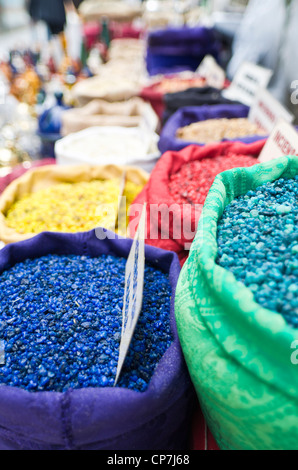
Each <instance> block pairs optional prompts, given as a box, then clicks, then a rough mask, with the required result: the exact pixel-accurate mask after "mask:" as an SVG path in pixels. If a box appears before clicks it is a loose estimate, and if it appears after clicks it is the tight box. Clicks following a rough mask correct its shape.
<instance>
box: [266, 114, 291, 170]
mask: <svg viewBox="0 0 298 470" xmlns="http://www.w3.org/2000/svg"><path fill="white" fill-rule="evenodd" d="M285 155H298V133H297V132H296V130H295V128H294V127H293V126H291V125H290V124H288V123H287V122H286V121H283V120H280V121H279V122H278V124H277V125H276V126H275V127H274V129H273V131H272V133H271V135H270V137H269V138H268V140H267V142H266V144H265V146H264V148H263V150H262V152H261V153H260V156H259V159H258V160H259V161H260V162H261V163H264V162H268V161H270V160H274V159H275V158H279V157H282V156H285Z"/></svg>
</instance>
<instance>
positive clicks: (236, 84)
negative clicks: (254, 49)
mask: <svg viewBox="0 0 298 470" xmlns="http://www.w3.org/2000/svg"><path fill="white" fill-rule="evenodd" d="M272 74H273V72H272V70H269V69H265V68H264V67H260V66H259V65H255V64H252V63H250V62H244V64H242V66H241V67H240V69H239V70H238V72H237V73H236V75H235V77H234V80H233V81H232V83H231V85H230V86H229V88H227V89H226V90H224V91H223V92H222V95H223V96H224V98H227V99H229V100H231V101H239V102H240V103H243V104H245V105H246V106H252V104H253V102H254V100H255V96H256V93H257V91H258V90H259V88H260V87H262V88H267V85H268V83H269V81H270V79H271V77H272Z"/></svg>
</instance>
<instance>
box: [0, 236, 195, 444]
mask: <svg viewBox="0 0 298 470" xmlns="http://www.w3.org/2000/svg"><path fill="white" fill-rule="evenodd" d="M98 230H102V229H98ZM108 233H109V234H110V235H111V232H108ZM114 237H116V238H115V239H109V238H106V239H105V240H101V241H100V240H99V239H98V238H97V237H96V235H95V231H94V230H92V231H90V232H83V233H76V234H63V233H50V232H44V233H41V234H39V235H37V236H35V237H33V238H31V239H29V240H26V241H23V242H19V243H14V244H11V245H7V246H6V247H5V248H3V249H2V250H1V251H0V272H3V270H5V269H7V268H8V267H10V266H13V265H14V264H15V263H17V262H20V261H24V260H25V259H27V258H38V257H41V256H44V255H47V254H58V255H59V254H60V255H62V254H63V255H67V254H75V255H89V256H91V257H96V256H100V255H101V254H106V255H113V256H117V257H124V258H127V257H128V254H129V252H130V248H131V244H132V240H131V239H121V238H120V237H117V236H115V235H114ZM145 256H146V261H147V262H148V263H150V265H152V266H155V267H158V268H159V269H161V270H163V271H164V272H167V273H169V276H170V283H171V287H172V303H171V313H170V315H171V327H172V333H173V338H174V339H173V343H172V345H171V346H170V348H169V349H168V350H167V351H166V353H165V354H164V356H163V357H162V359H161V361H160V362H159V364H158V365H157V368H156V370H155V372H154V374H153V376H152V379H151V381H150V384H149V387H148V389H147V390H146V391H145V392H143V393H140V392H136V391H133V390H129V389H125V388H119V387H114V388H113V387H112V388H111V387H109V388H86V389H81V390H69V391H67V392H65V393H58V392H35V393H33V392H28V391H26V390H22V389H18V388H15V387H8V386H6V385H1V386H0V449H1V450H10V449H11V450H20V449H25V450H27V449H35V450H55V449H57V450H60V449H61V450H64V449H77V450H93V449H94V450H95V449H108V450H146V449H148V450H183V449H186V448H187V446H188V439H189V437H190V431H191V416H192V412H193V405H194V400H195V394H194V389H193V386H192V384H191V381H190V378H189V375H188V372H187V368H186V365H185V362H184V358H183V355H182V351H181V347H180V343H179V339H178V334H177V329H176V322H175V314H174V299H175V288H176V283H177V280H178V276H179V273H180V265H179V261H178V257H177V255H176V254H175V253H172V252H167V251H163V250H161V249H158V248H154V247H151V246H146V248H145Z"/></svg>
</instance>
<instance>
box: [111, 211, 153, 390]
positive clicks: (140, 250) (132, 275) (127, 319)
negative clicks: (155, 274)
mask: <svg viewBox="0 0 298 470" xmlns="http://www.w3.org/2000/svg"><path fill="white" fill-rule="evenodd" d="M145 223H146V204H144V207H143V210H142V214H141V218H140V222H139V226H138V230H137V232H136V234H135V237H134V241H133V244H132V246H131V250H130V254H129V256H128V258H127V262H126V268H125V290H124V299H123V310H122V331H121V341H120V348H119V359H118V366H117V373H116V378H115V382H114V386H115V385H116V384H117V382H118V380H119V377H120V374H121V370H122V367H123V364H124V361H125V358H126V355H127V352H128V349H129V345H130V342H131V340H132V337H133V333H134V330H135V327H136V324H137V322H138V319H139V315H140V312H141V309H142V303H143V286H144V269H145Z"/></svg>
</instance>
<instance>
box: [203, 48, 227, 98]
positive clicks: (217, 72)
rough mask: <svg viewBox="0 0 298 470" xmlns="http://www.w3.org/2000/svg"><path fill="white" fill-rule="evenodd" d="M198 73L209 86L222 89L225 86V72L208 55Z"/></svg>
mask: <svg viewBox="0 0 298 470" xmlns="http://www.w3.org/2000/svg"><path fill="white" fill-rule="evenodd" d="M197 73H198V74H199V75H200V76H201V77H203V78H205V79H206V81H207V83H208V85H209V86H211V87H214V88H218V89H220V90H221V89H222V88H223V87H224V84H225V80H226V74H225V71H224V70H223V69H222V68H221V67H220V66H219V65H218V64H217V62H216V60H215V59H214V57H212V56H211V55H207V56H206V57H205V58H204V59H203V60H202V62H201V64H200V65H199V67H198V68H197Z"/></svg>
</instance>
